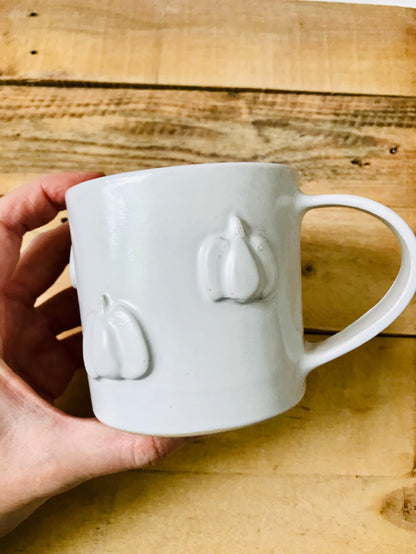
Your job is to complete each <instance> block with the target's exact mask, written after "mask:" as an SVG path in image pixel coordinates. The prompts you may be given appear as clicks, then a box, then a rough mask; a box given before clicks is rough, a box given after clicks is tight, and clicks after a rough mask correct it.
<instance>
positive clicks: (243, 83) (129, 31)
mask: <svg viewBox="0 0 416 554" xmlns="http://www.w3.org/2000/svg"><path fill="white" fill-rule="evenodd" d="M0 6H1V7H0V15H1V17H0V70H1V72H2V78H3V79H35V80H39V79H41V80H42V79H46V80H49V79H52V80H55V79H60V80H81V81H101V82H120V83H146V84H147V83H156V84H165V85H166V84H171V85H172V84H173V85H190V86H195V85H199V86H215V87H224V86H226V87H254V88H270V89H280V90H295V91H319V92H322V91H325V92H350V93H351V92H354V93H374V94H396V95H414V94H415V90H416V41H415V36H416V18H415V15H414V11H413V10H411V9H406V8H394V7H388V6H361V5H349V4H321V3H310V2H299V1H296V0H278V1H276V0H228V1H227V2H216V3H215V4H213V3H212V2H210V1H208V0H202V1H198V2H195V1H194V0H174V1H173V2H172V1H171V2H166V1H165V0H152V1H150V2H144V1H139V2H138V1H137V0H121V1H120V0H89V1H88V2H84V1H82V0H75V1H73V2H66V1H65V0H37V1H36V2H28V1H27V0H15V1H14V2H13V3H12V2H11V1H10V0H2V2H1V5H0Z"/></svg>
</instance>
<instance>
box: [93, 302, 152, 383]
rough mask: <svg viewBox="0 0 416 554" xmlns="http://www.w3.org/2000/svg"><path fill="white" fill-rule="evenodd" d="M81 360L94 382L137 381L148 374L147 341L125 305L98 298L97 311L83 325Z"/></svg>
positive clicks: (131, 312) (135, 318)
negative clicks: (103, 378)
mask: <svg viewBox="0 0 416 554" xmlns="http://www.w3.org/2000/svg"><path fill="white" fill-rule="evenodd" d="M84 361H85V366H86V370H87V373H88V375H89V376H90V377H92V378H94V379H98V378H100V377H105V378H106V379H140V378H141V377H144V376H145V375H146V374H147V373H148V372H149V369H150V354H149V348H148V345H147V341H146V338H145V337H144V334H143V331H142V328H141V326H140V323H139V321H138V319H137V316H136V315H135V313H134V310H133V309H132V308H131V307H130V306H129V305H128V304H127V303H125V302H123V301H120V300H117V301H113V300H112V299H111V298H110V296H109V295H108V294H102V295H101V297H100V301H99V307H98V309H97V311H96V312H94V313H93V314H91V316H90V317H89V318H88V319H87V323H86V325H85V329H84Z"/></svg>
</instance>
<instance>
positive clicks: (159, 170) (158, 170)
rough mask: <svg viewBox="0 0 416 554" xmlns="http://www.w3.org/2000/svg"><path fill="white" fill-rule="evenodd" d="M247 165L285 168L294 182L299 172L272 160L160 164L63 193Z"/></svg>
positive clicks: (76, 186) (110, 176)
mask: <svg viewBox="0 0 416 554" xmlns="http://www.w3.org/2000/svg"><path fill="white" fill-rule="evenodd" d="M225 166H228V167H231V166H234V167H237V166H242V167H247V166H252V167H253V166H254V167H264V168H269V169H270V168H273V169H278V168H279V169H284V170H287V171H288V173H291V174H292V177H293V178H294V181H295V183H297V181H298V176H299V172H298V171H297V169H296V168H294V167H293V166H290V165H287V164H283V163H274V162H212V163H209V162H208V163H196V164H182V165H170V166H162V167H152V168H147V169H136V170H133V171H125V172H121V173H111V174H109V175H103V176H102V177H96V178H95V179H89V180H88V181H83V182H82V183H77V184H76V185H74V186H73V187H71V188H70V189H68V190H67V192H66V194H65V198H67V197H68V196H70V195H71V194H72V192H73V191H75V190H79V189H80V188H84V187H85V188H87V187H88V185H90V184H91V183H95V182H97V181H101V182H102V184H103V185H106V186H110V185H111V184H113V185H115V186H116V185H120V184H121V183H120V181H119V180H118V179H116V177H119V178H123V179H126V182H124V183H123V184H126V183H127V182H128V181H129V180H130V179H132V178H134V177H136V176H137V175H143V176H146V175H147V176H151V175H153V174H156V175H159V174H163V173H168V172H169V173H171V172H179V171H186V172H187V171H189V172H192V171H197V170H198V169H199V168H205V167H209V168H212V169H215V168H220V167H225Z"/></svg>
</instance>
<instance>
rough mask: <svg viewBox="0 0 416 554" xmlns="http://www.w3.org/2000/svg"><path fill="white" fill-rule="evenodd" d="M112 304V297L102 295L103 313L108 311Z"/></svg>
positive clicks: (100, 302)
mask: <svg viewBox="0 0 416 554" xmlns="http://www.w3.org/2000/svg"><path fill="white" fill-rule="evenodd" d="M110 304H111V300H110V296H109V295H108V294H107V293H104V294H102V295H101V296H100V300H99V305H100V309H101V311H103V312H105V311H106V310H107V309H108V307H109V305H110Z"/></svg>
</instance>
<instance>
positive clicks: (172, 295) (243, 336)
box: [66, 163, 416, 436]
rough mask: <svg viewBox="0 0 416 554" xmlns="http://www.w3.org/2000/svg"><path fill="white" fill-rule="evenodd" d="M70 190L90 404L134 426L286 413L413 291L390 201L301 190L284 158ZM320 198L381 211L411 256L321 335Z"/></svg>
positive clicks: (198, 429)
mask: <svg viewBox="0 0 416 554" xmlns="http://www.w3.org/2000/svg"><path fill="white" fill-rule="evenodd" d="M66 202H67V208H68V214H69V222H70V229H71V237H72V252H71V260H70V269H71V279H72V282H73V284H74V286H75V287H76V288H77V290H78V298H79V304H80V311H81V321H82V328H83V336H84V339H83V340H84V345H83V349H84V361H85V366H86V370H87V373H88V378H89V387H90V392H91V399H92V406H93V410H94V413H95V415H96V416H97V418H98V419H99V420H100V421H102V422H103V423H106V424H108V425H110V426H113V427H116V428H119V429H123V430H126V431H132V432H136V433H143V434H151V435H164V436H181V435H193V434H205V433H210V432H215V431H220V430H227V429H233V428H237V427H241V426H244V425H248V424H251V423H255V422H258V421H261V420H264V419H268V418H270V417H273V416H275V415H277V414H279V413H281V412H284V411H286V410H288V409H289V408H291V407H292V406H294V405H295V404H297V403H298V402H299V400H300V399H301V398H302V396H303V394H304V392H305V378H306V376H307V374H308V373H309V372H310V371H311V370H312V369H314V368H315V367H317V366H318V365H321V364H324V363H326V362H328V361H330V360H333V359H334V358H337V357H338V356H341V355H343V354H345V353H346V352H348V351H350V350H352V349H354V348H356V347H358V346H359V345H361V344H363V343H364V342H366V341H368V340H369V339H371V338H372V337H374V336H375V335H376V334H378V333H379V332H381V331H382V330H383V329H385V328H386V327H387V326H388V325H389V324H390V323H391V322H392V321H393V320H394V319H395V318H396V317H397V316H398V315H399V314H400V313H401V312H402V311H403V310H404V308H405V307H406V306H407V304H408V303H409V302H410V300H411V299H412V297H413V295H414V293H415V290H416V239H415V236H414V233H413V232H412V230H411V229H410V227H409V226H408V225H407V224H406V223H405V222H404V221H403V220H402V219H401V218H400V217H399V216H398V215H397V214H396V213H394V212H393V211H392V210H390V209H389V208H387V207H385V206H383V205H381V204H379V203H377V202H374V201H372V200H368V199H365V198H362V197H359V196H351V195H345V194H325V195H316V196H312V195H306V194H304V193H302V192H301V191H300V190H299V188H298V174H297V172H296V171H295V170H294V169H293V168H290V167H287V166H284V165H278V164H267V163H215V164H201V165H188V166H176V167H168V168H159V169H150V170H143V171H135V172H130V173H123V174H119V175H110V176H107V177H102V178H99V179H94V180H91V181H87V182H84V183H81V184H79V185H76V186H74V187H73V188H71V189H70V190H69V191H68V192H67V194H66ZM325 206H349V207H351V208H356V209H358V210H362V211H364V212H368V213H370V214H373V215H375V216H376V217H377V218H378V219H380V220H381V221H383V222H384V223H385V224H386V225H387V226H388V227H389V228H390V229H391V230H392V231H393V233H394V234H395V235H396V237H397V239H398V241H399V243H400V246H401V255H402V261H401V267H400V270H399V273H398V275H397V277H396V280H395V281H394V283H393V285H392V286H391V288H390V289H389V290H388V292H387V293H386V294H385V296H384V297H383V298H382V299H381V300H380V301H379V302H378V304H376V306H374V307H373V308H372V309H371V310H369V311H368V312H367V313H365V314H364V315H363V316H362V317H360V318H359V319H358V320H357V321H355V322H354V323H352V324H351V325H349V326H348V327H347V328H346V329H344V330H343V331H341V332H339V333H337V334H335V335H334V336H331V337H329V338H327V339H326V340H324V341H322V342H320V343H317V344H312V343H309V342H307V341H305V340H304V337H303V322H302V304H301V269H300V267H301V265H300V227H301V222H302V218H303V216H304V215H305V213H306V212H307V211H308V210H311V209H315V208H319V207H325ZM340 248H342V244H340Z"/></svg>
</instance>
